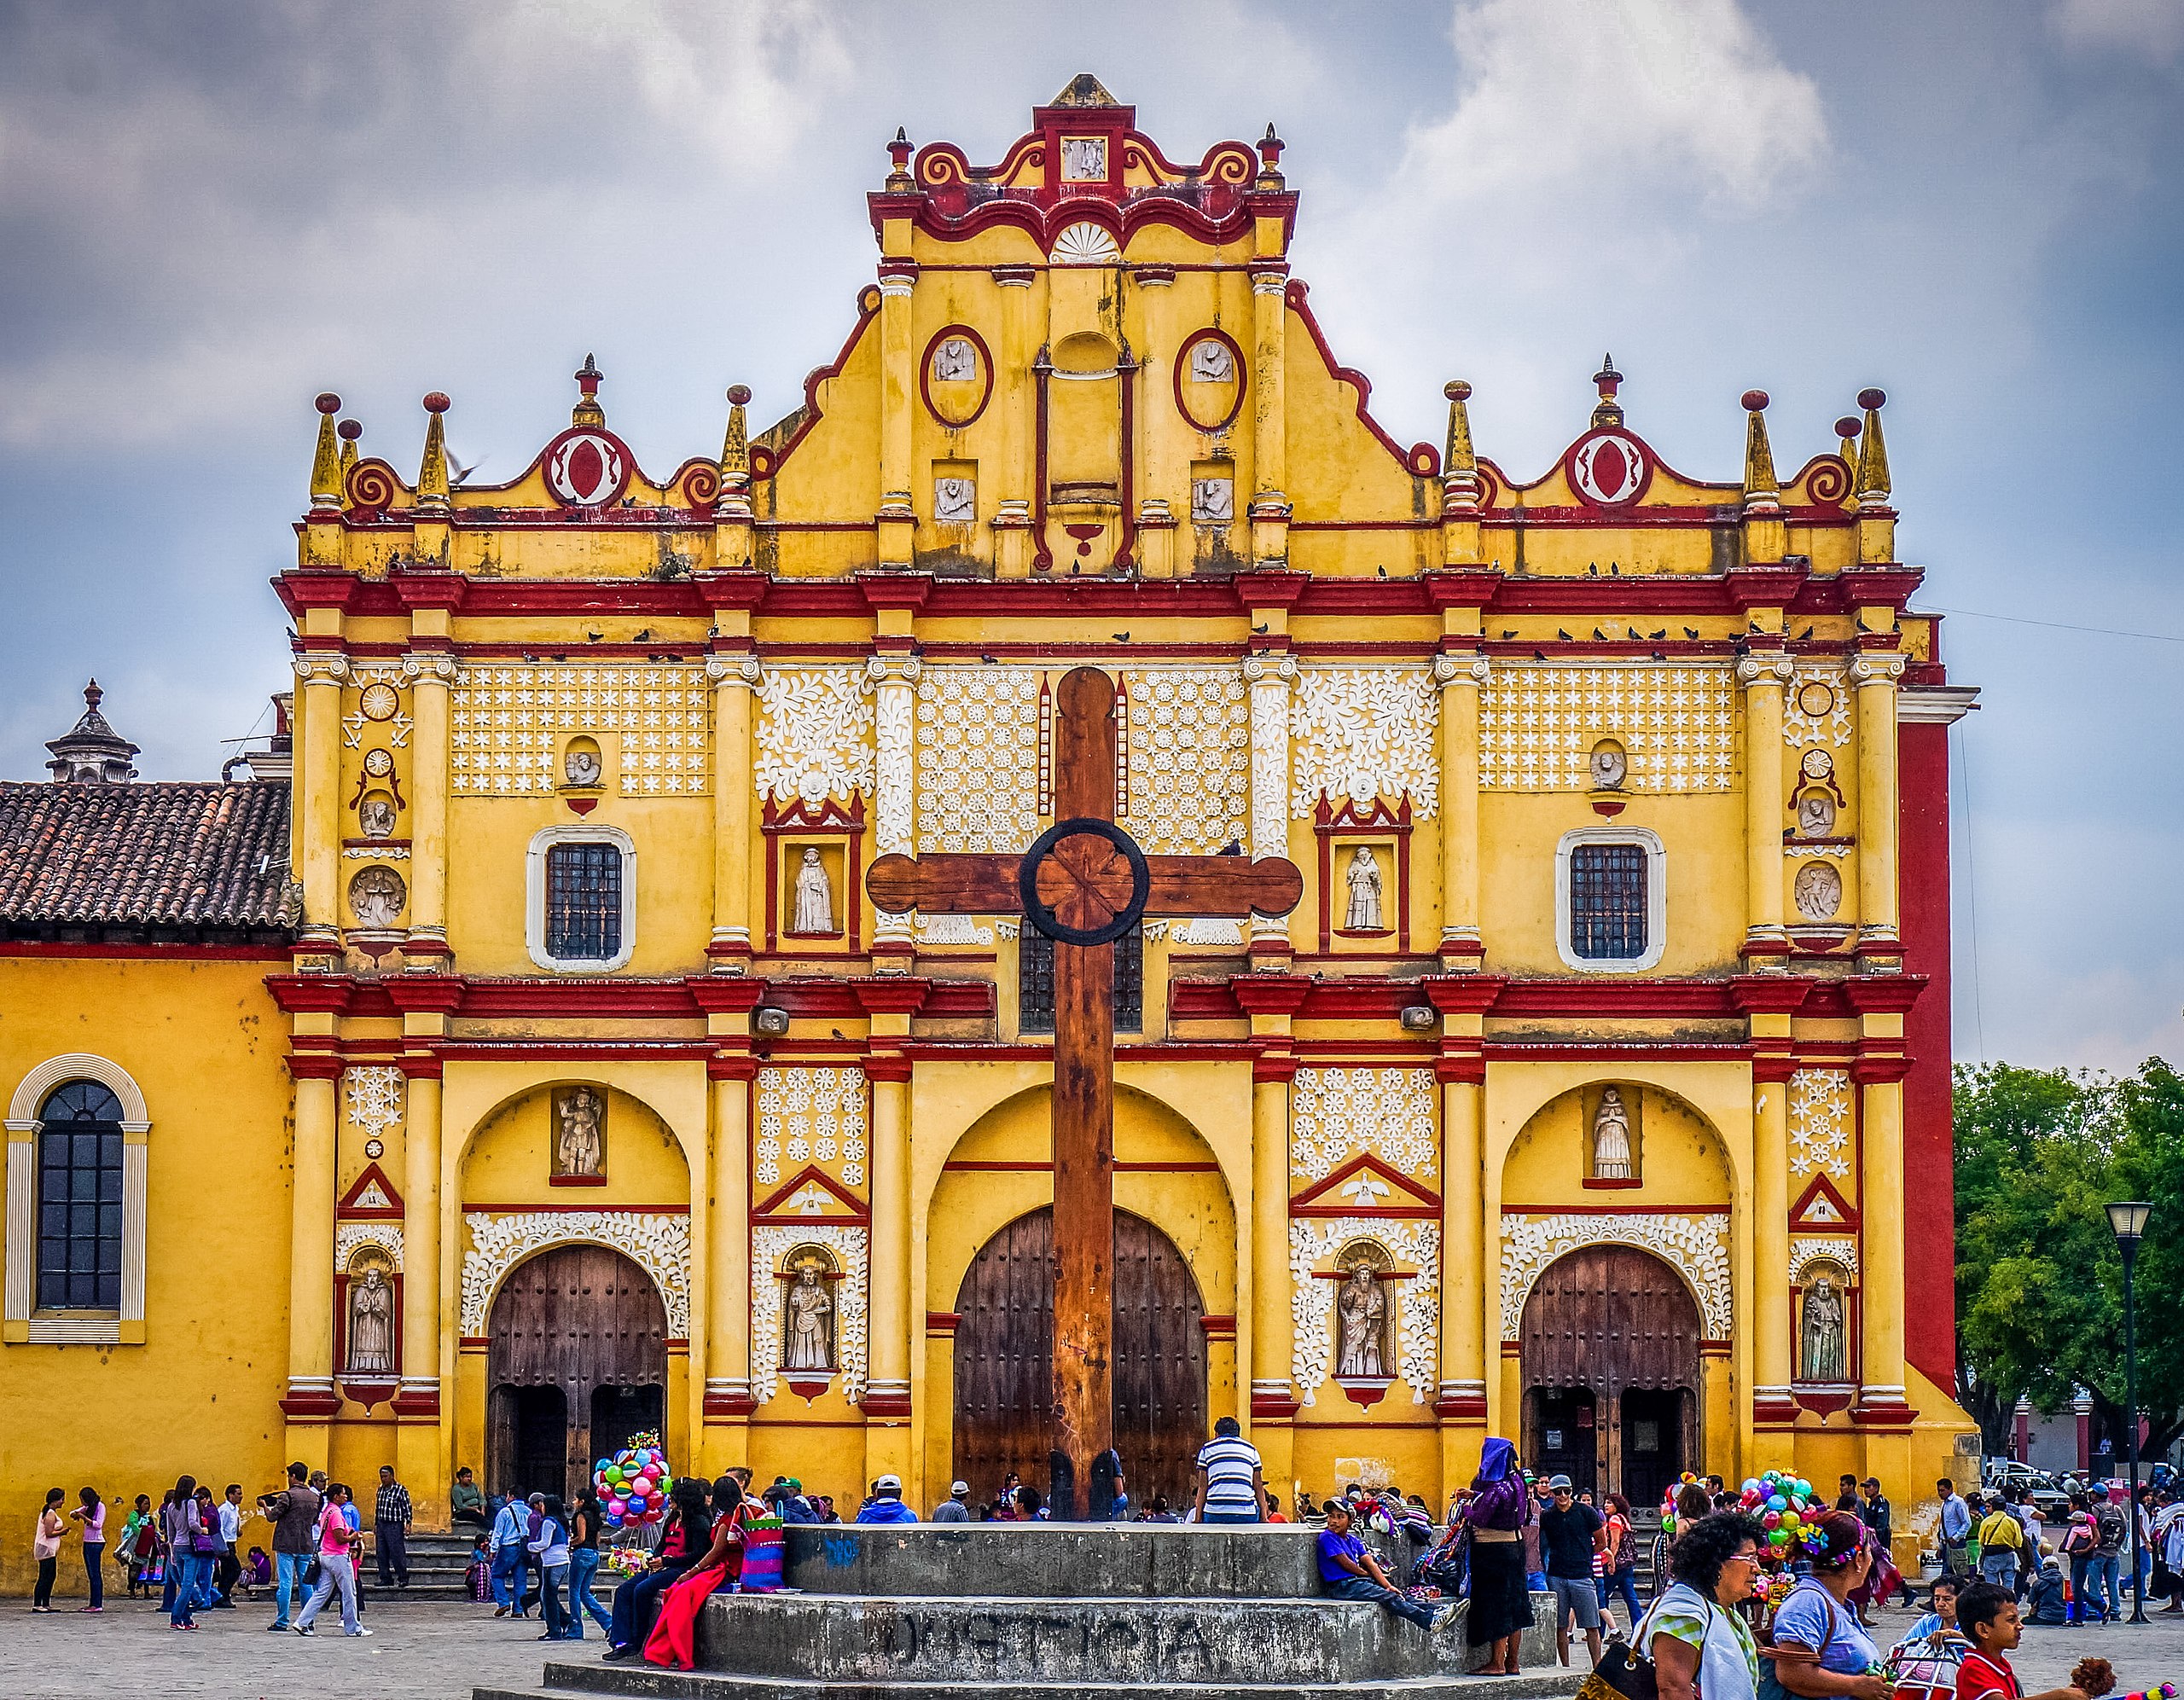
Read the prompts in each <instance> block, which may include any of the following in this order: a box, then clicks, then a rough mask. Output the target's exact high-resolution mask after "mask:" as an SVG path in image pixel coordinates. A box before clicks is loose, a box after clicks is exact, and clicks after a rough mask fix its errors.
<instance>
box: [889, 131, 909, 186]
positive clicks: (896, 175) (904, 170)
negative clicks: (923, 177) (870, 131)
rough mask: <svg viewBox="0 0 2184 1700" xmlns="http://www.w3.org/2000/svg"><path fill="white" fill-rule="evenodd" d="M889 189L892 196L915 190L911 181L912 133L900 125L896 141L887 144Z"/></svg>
mask: <svg viewBox="0 0 2184 1700" xmlns="http://www.w3.org/2000/svg"><path fill="white" fill-rule="evenodd" d="M887 158H888V160H889V162H890V163H889V165H888V170H887V189H888V192H889V193H890V194H901V193H902V192H903V191H904V190H906V189H915V187H916V184H915V183H913V182H912V181H911V180H910V133H909V131H907V130H904V129H903V127H902V126H901V125H897V126H896V127H895V139H894V140H893V141H892V142H889V143H888V144H887Z"/></svg>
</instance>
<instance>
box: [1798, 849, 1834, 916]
mask: <svg viewBox="0 0 2184 1700" xmlns="http://www.w3.org/2000/svg"><path fill="white" fill-rule="evenodd" d="M1790 897H1791V900H1792V902H1795V903H1796V904H1797V906H1798V914H1801V915H1803V916H1804V918H1805V919H1806V920H1809V921H1825V920H1833V919H1834V918H1835V912H1836V911H1837V910H1838V909H1839V908H1842V907H1843V876H1842V875H1841V874H1839V873H1837V872H1836V871H1835V870H1834V869H1833V868H1832V867H1829V866H1828V865H1827V863H1826V862H1807V863H1806V864H1805V865H1804V867H1801V868H1799V869H1798V877H1797V878H1796V879H1793V880H1792V881H1791V882H1790Z"/></svg>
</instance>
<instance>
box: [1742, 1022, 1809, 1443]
mask: <svg viewBox="0 0 2184 1700" xmlns="http://www.w3.org/2000/svg"><path fill="white" fill-rule="evenodd" d="M1790 1073H1791V1070H1790V1068H1789V1065H1788V1063H1787V1060H1786V1059H1783V1060H1780V1061H1775V1062H1770V1065H1769V1066H1767V1067H1766V1068H1764V1069H1762V1068H1759V1067H1755V1068H1754V1070H1753V1073H1752V1100H1751V1146H1752V1150H1751V1265H1752V1269H1751V1274H1752V1281H1751V1321H1752V1353H1751V1374H1752V1389H1751V1422H1752V1427H1753V1436H1754V1444H1755V1446H1756V1447H1757V1460H1758V1462H1757V1467H1759V1468H1764V1469H1786V1468H1787V1467H1788V1466H1789V1465H1790V1464H1791V1463H1792V1462H1793V1461H1794V1460H1793V1459H1792V1449H1793V1446H1794V1439H1795V1437H1794V1435H1793V1434H1792V1430H1793V1429H1794V1426H1795V1424H1796V1422H1797V1414H1798V1413H1797V1407H1796V1405H1795V1404H1794V1403H1792V1401H1791V1397H1790V1379H1791V1377H1792V1375H1793V1374H1794V1373H1795V1372H1794V1370H1793V1368H1792V1364H1791V1361H1790Z"/></svg>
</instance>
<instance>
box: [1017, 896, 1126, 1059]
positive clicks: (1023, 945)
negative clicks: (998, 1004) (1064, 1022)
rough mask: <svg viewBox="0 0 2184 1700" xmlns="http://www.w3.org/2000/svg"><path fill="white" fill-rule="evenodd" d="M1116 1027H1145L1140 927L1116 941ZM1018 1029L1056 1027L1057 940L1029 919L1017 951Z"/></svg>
mask: <svg viewBox="0 0 2184 1700" xmlns="http://www.w3.org/2000/svg"><path fill="white" fill-rule="evenodd" d="M1114 1007H1115V1031H1117V1032H1118V1033H1142V1032H1143V1031H1144V1030H1145V934H1144V932H1143V931H1142V930H1141V929H1140V928H1137V927H1132V928H1131V929H1130V931H1128V932H1126V933H1124V934H1123V936H1122V937H1119V938H1118V939H1117V940H1116V941H1115V998H1114ZM1016 1030H1017V1031H1018V1032H1019V1033H1051V1032H1053V1031H1054V940H1052V939H1051V938H1048V937H1047V936H1046V934H1044V933H1043V932H1041V931H1039V930H1038V929H1037V928H1036V927H1034V926H1033V925H1031V923H1030V922H1029V921H1026V922H1025V924H1024V931H1023V932H1022V933H1021V934H1020V935H1019V943H1018V949H1017V953H1016Z"/></svg>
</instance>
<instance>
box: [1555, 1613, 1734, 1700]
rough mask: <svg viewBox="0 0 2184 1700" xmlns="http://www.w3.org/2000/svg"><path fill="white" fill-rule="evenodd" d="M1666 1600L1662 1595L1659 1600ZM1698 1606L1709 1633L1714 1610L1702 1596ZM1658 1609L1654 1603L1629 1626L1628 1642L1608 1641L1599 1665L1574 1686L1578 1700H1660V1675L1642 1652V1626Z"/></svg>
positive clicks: (1645, 1643) (1618, 1636)
mask: <svg viewBox="0 0 2184 1700" xmlns="http://www.w3.org/2000/svg"><path fill="white" fill-rule="evenodd" d="M1662 1598H1667V1594H1666V1593H1665V1591H1664V1593H1663V1594H1662ZM1700 1603H1701V1604H1704V1605H1705V1607H1706V1628H1707V1631H1708V1633H1711V1632H1712V1630H1713V1627H1714V1607H1713V1605H1712V1604H1711V1602H1709V1601H1707V1600H1705V1598H1704V1597H1703V1596H1702V1597H1701V1599H1700ZM1660 1605H1661V1602H1660V1600H1659V1599H1656V1600H1655V1601H1654V1602H1653V1604H1652V1605H1650V1606H1648V1607H1647V1609H1646V1615H1645V1616H1643V1617H1641V1618H1640V1619H1639V1620H1638V1621H1637V1622H1636V1623H1635V1624H1633V1625H1632V1626H1631V1628H1630V1639H1629V1640H1628V1641H1626V1640H1624V1639H1623V1637H1622V1636H1620V1635H1615V1636H1612V1637H1610V1638H1609V1640H1608V1644H1607V1645H1606V1648H1605V1649H1604V1650H1603V1651H1601V1653H1600V1662H1599V1663H1598V1664H1596V1665H1594V1667H1593V1668H1592V1671H1591V1673H1590V1674H1589V1675H1588V1676H1587V1677H1586V1678H1585V1680H1584V1681H1583V1682H1582V1683H1580V1684H1579V1685H1577V1700H1618V1697H1619V1700H1660V1691H1661V1679H1660V1673H1659V1672H1658V1670H1656V1669H1655V1668H1653V1660H1652V1659H1651V1658H1650V1657H1648V1656H1647V1655H1646V1654H1645V1653H1644V1652H1643V1651H1641V1649H1642V1648H1644V1647H1645V1646H1646V1645H1647V1639H1646V1633H1645V1626H1646V1625H1647V1624H1648V1623H1650V1622H1653V1614H1654V1612H1656V1611H1658V1610H1660ZM1633 1643H1635V1645H1633Z"/></svg>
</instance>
